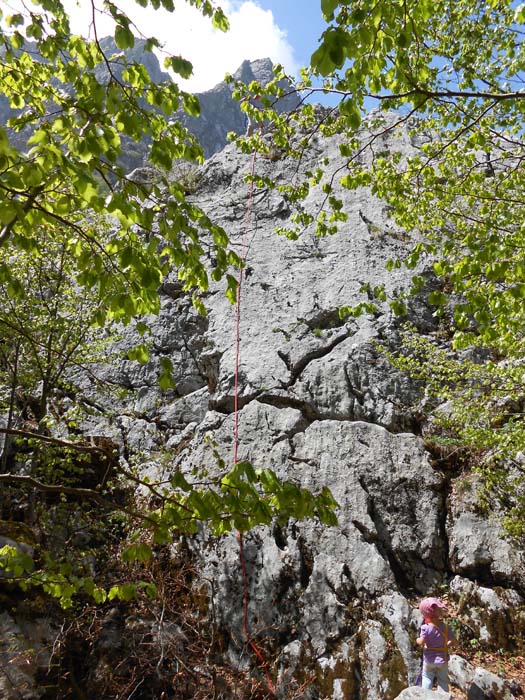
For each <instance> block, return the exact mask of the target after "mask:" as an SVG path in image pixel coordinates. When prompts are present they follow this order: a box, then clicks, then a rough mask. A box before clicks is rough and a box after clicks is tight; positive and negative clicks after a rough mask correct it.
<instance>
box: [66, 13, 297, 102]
mask: <svg viewBox="0 0 525 700" xmlns="http://www.w3.org/2000/svg"><path fill="white" fill-rule="evenodd" d="M64 4H65V5H66V7H67V9H68V11H70V13H71V23H72V30H73V31H74V32H78V33H79V34H83V35H88V33H90V34H91V36H92V30H91V31H90V24H91V3H90V2H89V3H88V2H85V0H78V2H77V3H75V2H74V0H69V1H67V2H65V3H64ZM117 4H119V5H120V6H121V7H122V9H125V10H126V12H128V13H129V16H130V17H131V18H132V20H133V21H134V22H135V24H136V26H137V28H138V29H139V30H140V32H141V33H142V34H144V35H145V36H156V37H157V38H158V39H159V40H160V41H161V42H163V44H164V46H165V49H166V51H168V52H169V53H172V54H175V55H181V56H183V57H184V58H186V59H188V60H189V61H191V62H192V63H193V77H192V78H191V79H190V80H188V81H182V80H181V81H180V84H181V86H182V87H184V89H187V90H194V91H197V92H199V91H202V90H207V89H209V88H211V87H213V86H214V85H216V84H217V83H218V82H220V81H221V80H222V79H223V78H224V75H225V74H226V73H227V72H229V73H233V72H234V71H235V70H237V68H238V67H239V66H240V65H241V63H242V61H243V60H245V59H250V60H253V59H256V58H266V57H269V58H271V59H272V60H273V62H274V63H281V64H282V65H283V66H284V67H285V68H286V70H287V71H288V72H289V73H291V74H296V72H297V69H298V65H297V62H296V60H295V58H294V51H293V48H292V46H291V45H290V44H289V43H288V40H287V36H286V31H285V30H283V29H281V28H280V27H278V26H277V24H276V23H275V19H274V17H273V14H272V12H271V10H264V9H263V8H261V7H260V6H259V5H258V4H257V2H255V1H253V0H246V1H242V0H241V1H239V0H223V2H221V6H222V8H223V10H224V12H225V14H226V16H227V17H228V19H229V21H230V30H229V31H228V32H226V33H224V32H220V31H217V30H215V29H213V27H212V24H211V20H210V18H209V17H203V16H202V15H201V14H200V13H199V12H198V10H196V9H195V8H194V7H191V6H190V5H188V4H187V3H186V2H183V0H177V2H176V9H175V11H174V12H173V13H169V12H166V11H165V10H158V11H154V10H152V9H149V10H144V9H143V8H141V7H139V6H138V5H136V4H135V3H133V4H131V3H130V2H129V0H127V2H123V1H121V2H120V3H117ZM96 5H97V6H99V7H100V6H101V5H102V3H101V0H96ZM111 31H112V24H111V20H110V19H109V18H108V17H106V16H104V15H102V14H100V13H97V32H98V35H99V37H101V36H105V35H107V34H109V33H111Z"/></svg>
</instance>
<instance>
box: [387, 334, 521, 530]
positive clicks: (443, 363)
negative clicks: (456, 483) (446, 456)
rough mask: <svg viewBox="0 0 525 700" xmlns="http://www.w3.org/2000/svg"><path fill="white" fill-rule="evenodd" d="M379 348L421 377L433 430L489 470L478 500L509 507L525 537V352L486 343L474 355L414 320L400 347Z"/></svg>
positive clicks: (510, 522)
mask: <svg viewBox="0 0 525 700" xmlns="http://www.w3.org/2000/svg"><path fill="white" fill-rule="evenodd" d="M379 349H380V350H381V351H382V352H383V353H384V354H385V355H386V356H387V357H388V358H389V360H390V362H391V363H392V364H393V365H394V366H395V367H397V368H398V369H401V370H402V371H404V372H406V373H407V374H409V375H410V376H411V377H412V378H413V379H417V380H419V381H420V382H421V384H422V387H424V393H425V411H426V412H427V414H428V417H429V418H431V420H432V424H431V435H432V437H433V438H434V439H435V440H436V441H437V442H438V443H439V444H441V445H448V446H449V448H451V449H452V450H456V451H457V450H459V449H463V450H465V449H466V450H467V451H468V453H469V455H470V465H471V467H473V468H474V470H475V471H476V472H477V473H478V474H480V475H481V477H482V488H481V491H480V493H479V505H480V506H482V507H483V508H484V509H494V508H496V509H497V510H499V511H500V512H502V513H503V514H504V517H503V524H504V527H505V529H506V531H507V533H508V534H510V535H511V536H512V537H514V538H516V539H517V540H519V541H520V542H523V538H524V536H525V527H524V523H525V489H524V483H523V473H522V464H521V461H522V456H521V455H522V454H523V453H522V450H523V444H524V441H525V422H524V421H523V415H524V411H525V398H524V392H523V378H524V367H523V360H522V358H519V359H512V360H509V359H507V360H506V361H504V362H502V361H501V359H500V358H498V357H496V356H494V355H493V354H490V353H487V352H486V351H483V352H480V351H478V352H477V353H473V354H472V355H471V356H469V355H466V354H465V353H464V352H463V351H458V350H454V349H453V348H452V347H451V346H450V344H448V343H446V342H445V343H444V342H443V339H442V338H441V339H440V338H429V337H423V336H420V335H419V334H418V333H417V331H416V330H415V329H414V328H410V327H409V326H407V327H406V328H405V331H404V333H403V342H402V346H401V347H400V348H399V349H398V350H397V351H396V352H392V351H389V350H388V349H387V348H385V347H380V348H379ZM427 432H428V431H427Z"/></svg>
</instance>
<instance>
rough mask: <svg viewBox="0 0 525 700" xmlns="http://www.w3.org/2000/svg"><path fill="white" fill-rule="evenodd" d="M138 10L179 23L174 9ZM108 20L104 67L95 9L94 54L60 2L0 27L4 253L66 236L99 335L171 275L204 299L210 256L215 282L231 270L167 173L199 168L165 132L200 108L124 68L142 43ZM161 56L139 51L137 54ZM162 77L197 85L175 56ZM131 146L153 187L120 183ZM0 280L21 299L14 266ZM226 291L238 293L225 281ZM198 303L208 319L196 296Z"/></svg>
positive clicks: (155, 3) (215, 238) (203, 2)
mask: <svg viewBox="0 0 525 700" xmlns="http://www.w3.org/2000/svg"><path fill="white" fill-rule="evenodd" d="M188 2H190V4H191V5H194V6H196V7H197V8H199V9H200V10H201V11H202V12H203V14H204V15H208V16H209V17H210V19H211V21H212V23H213V25H214V26H215V27H216V28H218V29H220V30H226V29H227V28H228V22H227V20H226V18H225V16H224V14H223V12H222V10H221V9H220V8H219V7H215V5H214V4H212V3H211V2H209V1H208V0H188ZM139 4H140V5H142V6H143V7H147V6H151V7H152V8H159V7H160V6H162V7H164V8H165V9H167V10H169V11H173V9H174V6H173V2H172V0H163V1H162V2H160V0H151V2H150V1H149V0H141V1H140V2H139ZM25 7H26V6H24V8H25ZM103 8H104V12H106V13H107V14H108V15H110V16H111V17H112V19H113V20H114V24H115V29H114V41H115V45H116V47H117V51H116V52H114V53H112V54H108V53H107V52H105V51H104V50H103V49H102V46H101V43H100V40H99V37H98V33H97V27H96V13H95V7H93V16H94V20H93V27H92V29H93V34H94V37H95V38H94V40H92V41H89V40H86V39H84V38H83V37H80V36H76V35H74V34H72V33H71V31H70V26H69V17H68V15H67V13H66V12H65V10H64V7H63V5H62V3H61V2H60V0H43V1H42V2H36V3H33V4H32V5H31V6H30V7H29V9H24V11H23V12H20V13H12V14H8V10H7V11H6V10H2V14H0V20H1V25H0V96H3V99H4V100H5V101H6V102H7V103H8V104H9V106H10V108H11V109H12V110H13V112H12V116H11V118H10V119H9V120H8V123H7V126H6V127H5V128H4V127H3V126H2V127H0V171H1V178H0V245H2V246H3V247H5V246H10V247H11V248H18V249H23V250H26V251H32V252H34V253H35V254H37V255H38V254H45V249H44V248H43V246H42V243H41V241H40V240H39V237H38V235H37V234H36V231H37V230H38V227H39V225H41V224H56V223H59V224H61V225H62V226H65V227H67V228H68V229H69V231H70V239H69V252H70V254H71V255H73V256H74V257H75V258H76V261H77V265H78V268H79V273H78V282H79V284H81V285H83V286H85V287H88V288H92V287H95V286H98V287H99V289H100V290H101V292H102V293H103V295H104V296H105V299H106V302H105V305H104V307H102V308H101V309H100V311H99V315H98V323H99V324H101V325H102V324H103V323H104V322H105V320H106V319H119V320H121V321H123V322H127V321H129V319H130V318H131V317H132V316H134V315H136V314H140V313H147V312H155V311H156V310H157V309H158V295H157V289H158V286H159V283H160V281H161V279H162V277H163V275H164V274H165V272H166V270H167V267H168V265H170V264H172V265H175V266H177V268H178V269H179V276H180V278H181V279H182V280H184V283H185V287H186V289H187V290H205V289H206V288H207V285H208V274H209V272H208V268H206V267H205V265H204V262H203V261H204V258H205V257H206V256H209V257H212V258H213V260H214V261H215V267H213V268H211V274H213V276H214V277H215V278H216V279H220V278H221V277H222V276H223V275H224V274H225V273H226V270H227V268H228V267H229V265H230V264H234V265H238V263H239V259H238V257H237V256H236V254H235V253H234V252H233V251H232V250H230V249H229V248H228V236H227V235H226V233H225V231H224V230H223V229H221V228H220V227H218V226H215V225H214V224H213V223H212V222H211V221H210V219H209V218H208V217H207V216H206V215H205V214H204V212H202V210H200V209H199V207H197V206H196V205H195V204H190V203H189V202H188V201H187V200H186V197H185V195H184V192H183V190H182V188H181V186H180V184H179V183H177V182H176V181H173V180H170V179H169V177H168V173H169V171H170V169H171V168H172V166H173V164H174V162H175V161H178V160H181V159H182V160H186V161H190V162H200V161H201V160H202V158H203V156H202V149H201V148H200V146H199V144H198V143H197V142H196V141H195V139H194V138H193V137H192V135H191V134H190V133H189V132H188V131H187V130H186V129H185V128H184V127H183V126H182V124H181V123H180V122H179V121H178V120H177V119H175V118H173V114H174V112H175V111H176V110H177V109H179V108H180V109H183V110H185V111H186V112H187V113H188V114H190V115H192V116H198V114H199V102H198V100H197V98H196V97H195V96H194V95H192V94H190V93H187V92H185V91H183V90H181V89H180V88H179V87H178V85H177V83H176V82H174V81H171V80H169V81H166V82H164V83H162V84H156V83H155V82H154V81H153V80H152V78H151V77H150V75H149V74H148V71H147V70H146V69H145V67H144V66H143V65H141V64H140V63H138V62H137V61H134V60H128V59H126V55H125V53H124V52H125V50H126V49H129V48H132V47H133V46H134V43H135V35H134V32H135V33H138V30H137V29H136V27H134V26H133V24H132V22H131V20H130V19H129V17H128V16H127V15H126V14H125V13H124V12H122V11H121V10H120V9H119V7H118V6H117V5H116V4H115V3H113V2H110V1H108V2H105V3H104V4H103ZM158 46H159V42H158V41H157V40H156V39H155V38H153V37H147V38H146V41H145V44H144V50H145V51H153V49H154V48H155V47H158ZM165 66H166V67H167V68H169V69H171V70H172V71H173V72H174V73H175V74H177V75H180V76H183V77H188V76H189V75H190V74H191V71H192V66H191V64H190V63H189V62H188V61H186V60H184V59H183V58H181V57H177V56H167V57H166V59H165ZM101 68H103V70H101ZM126 139H127V140H128V141H131V142H137V143H138V142H142V143H146V144H147V145H148V149H147V161H148V163H149V165H150V166H151V167H153V168H156V169H157V170H158V174H159V177H158V179H157V180H156V181H155V182H153V183H151V186H145V185H143V184H140V183H137V182H136V181H134V180H132V179H129V178H127V177H126V173H125V171H124V169H123V167H122V165H121V158H122V155H123V149H124V144H125V141H126ZM146 199H147V201H148V206H144V201H145V200H146ZM90 212H93V213H95V214H101V213H103V214H104V215H105V216H108V217H111V219H112V220H113V222H114V224H115V226H114V231H113V235H112V236H111V237H110V238H109V240H105V241H104V244H101V243H100V242H99V241H98V240H97V236H96V235H93V233H92V232H90V230H89V228H88V226H87V224H86V222H88V220H89V216H90ZM0 276H1V278H2V280H5V281H7V282H8V283H10V284H11V286H12V288H13V289H14V290H15V291H16V285H17V281H16V277H15V276H14V275H13V274H12V272H11V270H10V268H9V264H6V263H4V264H3V265H2V266H1V267H0ZM115 280H120V284H119V285H115ZM228 284H229V286H230V288H231V289H233V288H234V287H235V280H234V277H233V276H231V275H230V276H229V277H228ZM195 301H196V303H197V305H198V306H199V308H200V309H201V311H202V310H203V307H202V304H201V303H200V302H199V300H198V296H196V297H195Z"/></svg>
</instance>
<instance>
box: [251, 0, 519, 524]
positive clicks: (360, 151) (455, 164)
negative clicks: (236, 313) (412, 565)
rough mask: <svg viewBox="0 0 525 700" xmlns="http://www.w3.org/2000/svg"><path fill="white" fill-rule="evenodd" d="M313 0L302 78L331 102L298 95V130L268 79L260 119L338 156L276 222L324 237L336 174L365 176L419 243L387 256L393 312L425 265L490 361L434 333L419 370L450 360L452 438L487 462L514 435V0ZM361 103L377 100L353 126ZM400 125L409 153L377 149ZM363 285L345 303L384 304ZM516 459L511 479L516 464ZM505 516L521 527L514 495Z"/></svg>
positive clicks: (452, 329)
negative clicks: (316, 137)
mask: <svg viewBox="0 0 525 700" xmlns="http://www.w3.org/2000/svg"><path fill="white" fill-rule="evenodd" d="M321 6H322V9H323V13H324V17H325V20H326V23H327V26H326V29H325V31H324V32H323V34H322V36H321V38H320V44H319V46H318V48H317V49H316V50H315V51H314V53H313V54H312V57H311V65H310V69H309V71H305V72H304V74H303V78H304V80H303V82H302V83H301V84H300V88H301V89H302V90H304V91H305V93H304V94H310V95H313V96H314V97H315V93H316V92H317V91H320V90H324V91H331V92H332V93H334V94H335V95H337V96H338V97H339V104H338V109H337V110H335V109H334V110H332V113H331V114H330V113H328V114H327V113H325V114H324V115H323V120H322V122H321V123H318V121H317V120H316V114H315V110H314V109H313V108H312V107H311V106H310V105H305V106H304V108H303V110H302V112H301V113H300V114H298V115H297V122H296V125H297V126H298V128H299V131H297V129H296V126H294V122H293V121H292V120H290V119H289V118H283V117H279V116H278V115H277V114H275V113H273V112H272V110H271V108H270V105H271V102H272V99H273V98H274V96H275V94H277V89H276V87H275V85H274V86H272V87H271V88H270V89H269V90H267V92H266V104H267V106H268V108H267V110H266V117H267V118H268V119H271V120H272V122H273V124H274V125H275V133H274V141H275V143H276V144H277V145H279V147H280V148H283V149H284V148H286V150H287V152H288V154H289V155H292V156H295V157H297V158H300V157H301V154H302V150H303V149H304V148H305V147H306V146H307V144H308V141H309V138H310V137H311V134H313V133H320V134H328V135H330V134H331V133H333V132H334V131H338V132H342V133H344V134H345V136H346V139H345V142H344V143H343V144H342V145H341V155H342V156H343V157H344V158H345V159H346V166H345V168H344V170H338V171H337V172H333V171H332V170H331V169H330V164H325V165H323V164H320V166H319V168H318V169H317V170H316V172H312V173H310V179H309V181H307V182H303V183H300V184H298V185H296V186H293V187H290V188H289V191H287V192H286V195H287V196H288V197H289V199H290V200H291V201H292V202H297V203H298V206H297V212H296V214H295V222H294V219H293V218H292V226H291V227H289V228H288V229H286V230H283V233H286V234H287V235H288V236H289V237H292V238H296V237H298V236H299V235H300V232H301V231H302V230H303V229H304V228H305V227H306V226H310V225H312V226H316V229H317V233H318V234H319V235H327V234H330V233H333V232H334V231H335V230H336V228H337V227H338V226H341V225H344V224H341V223H340V222H341V221H344V212H343V211H342V209H341V202H340V200H339V198H338V197H337V196H336V195H335V187H334V185H335V184H336V183H337V182H338V183H339V184H340V185H341V186H342V187H345V188H349V189H357V188H359V187H361V186H363V185H366V186H370V187H371V189H372V191H373V193H374V194H376V195H377V196H379V197H380V198H381V199H383V200H384V201H385V202H386V203H387V204H388V207H389V210H390V212H391V217H392V219H393V222H395V224H396V225H398V226H399V227H400V229H401V230H404V231H407V232H408V233H409V234H411V235H412V236H413V240H414V241H415V242H414V244H413V246H412V248H411V250H410V251H409V252H408V253H407V255H406V256H405V257H404V258H403V259H393V260H391V261H390V262H389V268H390V269H395V268H398V267H401V266H405V267H407V268H408V269H410V270H413V271H414V273H413V277H412V289H411V290H409V291H408V292H406V293H403V294H400V295H399V296H398V297H396V298H394V299H390V300H388V301H389V303H390V307H391V309H392V311H393V312H394V313H395V314H397V315H403V314H404V312H405V310H406V306H407V303H408V301H409V299H408V297H409V296H410V294H411V293H412V294H413V293H422V290H423V288H424V286H425V278H424V276H423V275H422V274H421V271H422V269H424V268H427V269H428V268H430V269H431V270H432V272H433V274H434V275H435V277H436V279H437V281H438V284H437V286H435V287H434V288H433V290H432V292H431V293H430V295H429V296H428V301H429V303H430V304H431V305H433V306H434V308H435V314H436V316H438V317H440V318H441V319H442V326H443V329H442V330H443V331H444V332H445V334H446V335H447V336H448V340H449V341H450V346H451V348H452V349H453V350H454V351H461V350H462V349H466V348H470V349H472V350H475V349H477V350H476V351H477V352H478V354H477V357H478V358H481V357H485V358H490V359H489V360H488V361H483V367H482V368H479V372H478V375H477V376H475V373H474V372H473V371H472V362H469V361H467V360H465V359H464V358H465V356H461V355H458V354H456V356H455V359H454V358H452V357H451V356H448V357H447V358H445V357H444V356H443V357H441V359H440V360H439V362H441V364H439V365H437V366H436V364H435V363H436V359H437V355H438V354H439V352H438V350H437V349H436V348H437V347H439V342H442V341H443V337H441V338H438V339H436V344H435V347H434V348H433V349H432V348H430V347H428V348H427V359H429V358H431V360H430V361H429V362H427V364H426V365H425V367H426V372H425V371H424V370H423V366H422V365H420V366H419V369H420V370H421V371H420V376H421V377H422V378H423V375H425V377H426V379H428V381H430V382H434V386H436V382H435V381H434V380H435V379H436V378H437V377H439V376H441V375H442V374H443V373H447V372H448V375H449V376H448V380H449V381H447V383H446V387H447V391H446V392H441V398H442V400H445V399H446V398H448V397H450V390H451V382H453V383H454V387H453V389H452V390H453V392H454V395H455V397H456V399H458V401H456V402H455V404H454V406H453V410H452V411H451V412H449V414H448V416H447V421H448V425H449V428H450V430H451V435H453V436H455V437H456V439H457V440H458V442H461V441H465V442H467V443H468V444H470V445H471V444H472V442H473V441H474V442H476V440H478V444H479V445H480V446H481V445H483V446H484V447H486V448H487V449H490V452H491V470H492V469H493V467H494V466H495V465H497V464H498V461H499V463H500V465H501V464H502V463H505V460H507V459H508V458H515V457H516V454H517V452H518V451H519V444H520V442H521V441H522V436H523V398H522V397H523V372H522V358H523V354H524V350H525V347H524V332H525V305H524V303H523V302H524V299H525V283H524V273H525V263H524V255H523V251H524V247H525V229H524V227H523V220H524V214H525V209H524V206H525V200H524V196H523V194H524V188H525V175H524V172H525V171H524V169H523V158H524V155H525V141H524V135H523V113H524V109H525V82H524V75H525V73H524V68H525V44H524V42H523V25H524V22H525V5H523V4H517V3H515V2H511V0H458V2H453V3H451V2H448V1H447V0H438V2H434V0H423V1H421V0H405V1H404V2H375V1H374V0H359V1H358V2H352V3H349V2H341V1H338V0H322V2H321ZM314 79H315V80H316V81H317V82H316V83H315V84H314V82H313V80H314ZM319 81H320V83H321V85H320V86H319ZM252 88H253V91H254V92H261V91H262V86H258V85H254V86H252ZM239 92H241V93H242V92H243V88H242V86H239ZM372 107H375V108H376V111H375V112H373V113H371V114H369V115H368V117H367V122H366V130H365V129H361V125H362V122H363V118H364V116H365V114H366V113H367V112H369V110H370V109H371V108H372ZM385 112H390V115H389V118H388V119H387V120H385V118H384V116H383V114H382V113H385ZM397 127H403V128H406V129H407V130H408V132H409V135H410V140H411V143H412V146H413V153H412V154H411V155H410V154H408V155H407V154H406V153H404V152H403V151H402V149H401V148H396V147H395V145H394V147H393V148H392V149H391V151H390V152H389V151H385V150H384V148H382V147H381V142H382V136H383V135H385V134H386V133H387V132H388V133H389V134H392V135H394V136H395V133H396V129H397ZM394 141H395V139H394ZM254 143H255V144H256V145H257V146H258V147H259V148H261V149H264V148H265V147H267V145H266V144H265V139H262V138H261V137H260V136H259V137H256V138H255V139H254V140H252V141H250V142H249V143H248V147H251V146H252V145H253V144H254ZM266 184H271V183H266ZM313 186H321V187H322V188H323V191H324V192H325V194H326V200H325V205H326V206H325V207H324V209H323V211H321V212H320V214H319V216H318V217H317V219H316V217H315V215H311V214H307V213H305V212H304V211H303V210H302V208H301V206H300V204H301V202H302V200H303V199H304V198H305V197H306V196H307V194H308V192H309V189H310V188H311V187H313ZM370 282H371V283H373V280H371V281H370ZM363 294H364V295H365V294H367V295H368V298H367V296H364V301H363V302H362V303H360V304H358V305H354V306H347V307H345V308H343V309H341V313H342V314H354V315H357V314H360V313H363V312H370V311H373V310H374V309H375V308H376V307H377V305H378V304H381V303H382V302H385V301H386V295H385V292H384V289H382V288H379V287H372V286H371V285H369V286H368V287H367V288H366V289H363ZM370 296H372V297H373V296H375V299H373V298H372V299H371V298H370ZM419 349H420V350H421V347H420V348H419ZM414 358H415V356H414V354H412V360H413V361H414ZM419 358H420V359H422V357H421V353H419ZM480 361H481V360H480V359H478V360H475V362H480ZM433 369H434V370H435V372H434V375H433V376H432V372H433ZM452 375H454V376H453V379H452ZM481 375H483V376H481ZM473 396H475V397H476V400H475V401H472V400H471V399H472V397H473ZM461 397H463V400H462V398H461ZM487 413H491V414H492V416H491V417H490V418H489V417H488V416H487V415H486V414H487ZM476 435H477V438H476ZM489 436H490V438H491V439H490V441H489V442H490V444H489V442H487V440H488V438H489ZM515 467H516V470H517V473H518V477H519V479H518V480H520V479H521V476H520V474H521V469H522V467H521V463H519V462H515ZM505 471H507V472H508V463H507V466H505V467H504V472H505ZM490 473H491V474H492V475H495V474H496V472H495V471H493V470H492V471H491V472H490ZM500 484H501V480H500ZM514 485H515V484H514ZM512 519H513V521H514V529H515V531H516V534H520V533H517V530H520V528H519V527H518V524H519V522H520V519H521V522H523V519H522V507H521V508H520V509H519V510H518V511H517V512H513V513H512ZM516 528H517V530H516ZM521 534H523V532H522V531H521Z"/></svg>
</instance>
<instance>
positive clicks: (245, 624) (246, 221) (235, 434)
mask: <svg viewBox="0 0 525 700" xmlns="http://www.w3.org/2000/svg"><path fill="white" fill-rule="evenodd" d="M256 158H257V151H256V150H254V152H253V158H252V166H251V173H250V175H251V177H250V189H249V191H248V206H247V208H246V217H245V219H244V232H243V238H242V253H241V258H242V261H243V263H244V262H245V261H246V255H247V250H248V245H247V238H248V224H249V222H250V216H251V212H252V201H253V177H254V173H255V161H256ZM242 280H243V269H242V267H240V268H239V276H238V280H237V298H236V304H235V373H234V394H233V397H234V410H233V415H234V423H233V463H234V464H237V450H238V446H239V359H240V321H241V287H242ZM237 539H238V541H239V556H240V559H241V567H242V582H243V627H244V634H245V635H246V639H247V641H248V644H249V645H250V646H251V648H252V649H253V652H254V654H255V655H256V656H257V658H258V659H259V662H260V664H261V666H262V667H263V669H264V672H265V674H266V680H267V682H268V687H269V689H270V690H271V692H272V693H275V689H274V686H273V683H272V679H271V677H270V672H269V670H268V664H267V663H266V661H265V659H264V657H263V655H262V653H261V651H260V649H259V647H258V646H257V644H256V643H255V642H254V641H253V639H252V637H251V635H250V631H249V629H248V577H247V574H246V562H245V560H244V547H243V537H242V532H238V533H237Z"/></svg>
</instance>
